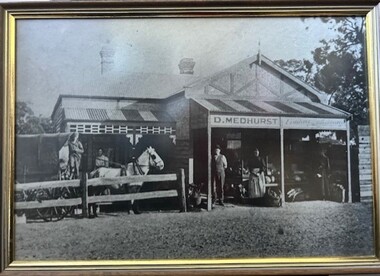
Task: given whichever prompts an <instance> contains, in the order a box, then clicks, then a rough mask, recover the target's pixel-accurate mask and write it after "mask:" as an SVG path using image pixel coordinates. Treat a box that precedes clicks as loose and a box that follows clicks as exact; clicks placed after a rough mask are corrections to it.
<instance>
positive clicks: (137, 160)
mask: <svg viewBox="0 0 380 276" xmlns="http://www.w3.org/2000/svg"><path fill="white" fill-rule="evenodd" d="M148 155H149V164H148V166H150V162H151V160H152V162H153V164H154V166H156V167H157V162H156V161H155V160H154V159H153V158H152V154H151V153H150V152H149V151H148ZM139 158H140V157H138V158H136V159H134V160H133V170H134V171H135V174H137V172H138V173H139V174H140V175H142V174H144V172H143V170H142V168H141V165H140V163H139ZM136 169H137V171H136Z"/></svg>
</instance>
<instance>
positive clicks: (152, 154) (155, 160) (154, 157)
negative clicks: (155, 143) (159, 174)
mask: <svg viewBox="0 0 380 276" xmlns="http://www.w3.org/2000/svg"><path fill="white" fill-rule="evenodd" d="M146 152H147V153H148V154H149V165H150V166H151V167H154V168H156V169H158V170H160V171H161V170H162V169H163V168H164V161H163V160H162V159H161V157H160V156H159V155H158V154H157V152H156V150H155V149H154V148H152V147H148V148H147V149H146Z"/></svg>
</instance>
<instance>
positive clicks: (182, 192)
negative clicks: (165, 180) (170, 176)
mask: <svg viewBox="0 0 380 276" xmlns="http://www.w3.org/2000/svg"><path fill="white" fill-rule="evenodd" d="M177 182H178V197H179V201H180V211H181V212H187V205H186V188H185V170H184V169H180V171H179V174H178V176H177Z"/></svg>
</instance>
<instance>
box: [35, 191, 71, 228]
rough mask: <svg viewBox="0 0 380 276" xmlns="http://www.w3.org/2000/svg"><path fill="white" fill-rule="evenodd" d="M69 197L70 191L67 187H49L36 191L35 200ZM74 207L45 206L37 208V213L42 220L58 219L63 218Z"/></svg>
mask: <svg viewBox="0 0 380 276" xmlns="http://www.w3.org/2000/svg"><path fill="white" fill-rule="evenodd" d="M65 198H70V193H69V191H68V189H67V188H51V189H42V190H39V191H38V194H37V200H38V201H43V200H53V199H65ZM73 209H74V207H72V206H63V207H60V206H58V207H47V208H40V209H37V210H36V211H37V213H38V215H39V217H40V218H42V219H43V220H44V221H47V222H49V221H59V220H61V219H63V218H64V217H65V216H66V215H68V214H69V213H70V212H72V211H73Z"/></svg>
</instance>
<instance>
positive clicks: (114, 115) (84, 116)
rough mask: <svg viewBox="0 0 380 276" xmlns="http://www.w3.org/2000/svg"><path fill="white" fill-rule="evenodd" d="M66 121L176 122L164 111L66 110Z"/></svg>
mask: <svg viewBox="0 0 380 276" xmlns="http://www.w3.org/2000/svg"><path fill="white" fill-rule="evenodd" d="M64 112H65V120H73V121H82V120H83V121H92V122H105V121H107V122H109V121H126V122H175V121H174V120H173V118H172V117H171V116H170V115H169V114H168V113H166V112H164V111H152V110H133V109H101V108H99V109H95V108H64Z"/></svg>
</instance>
